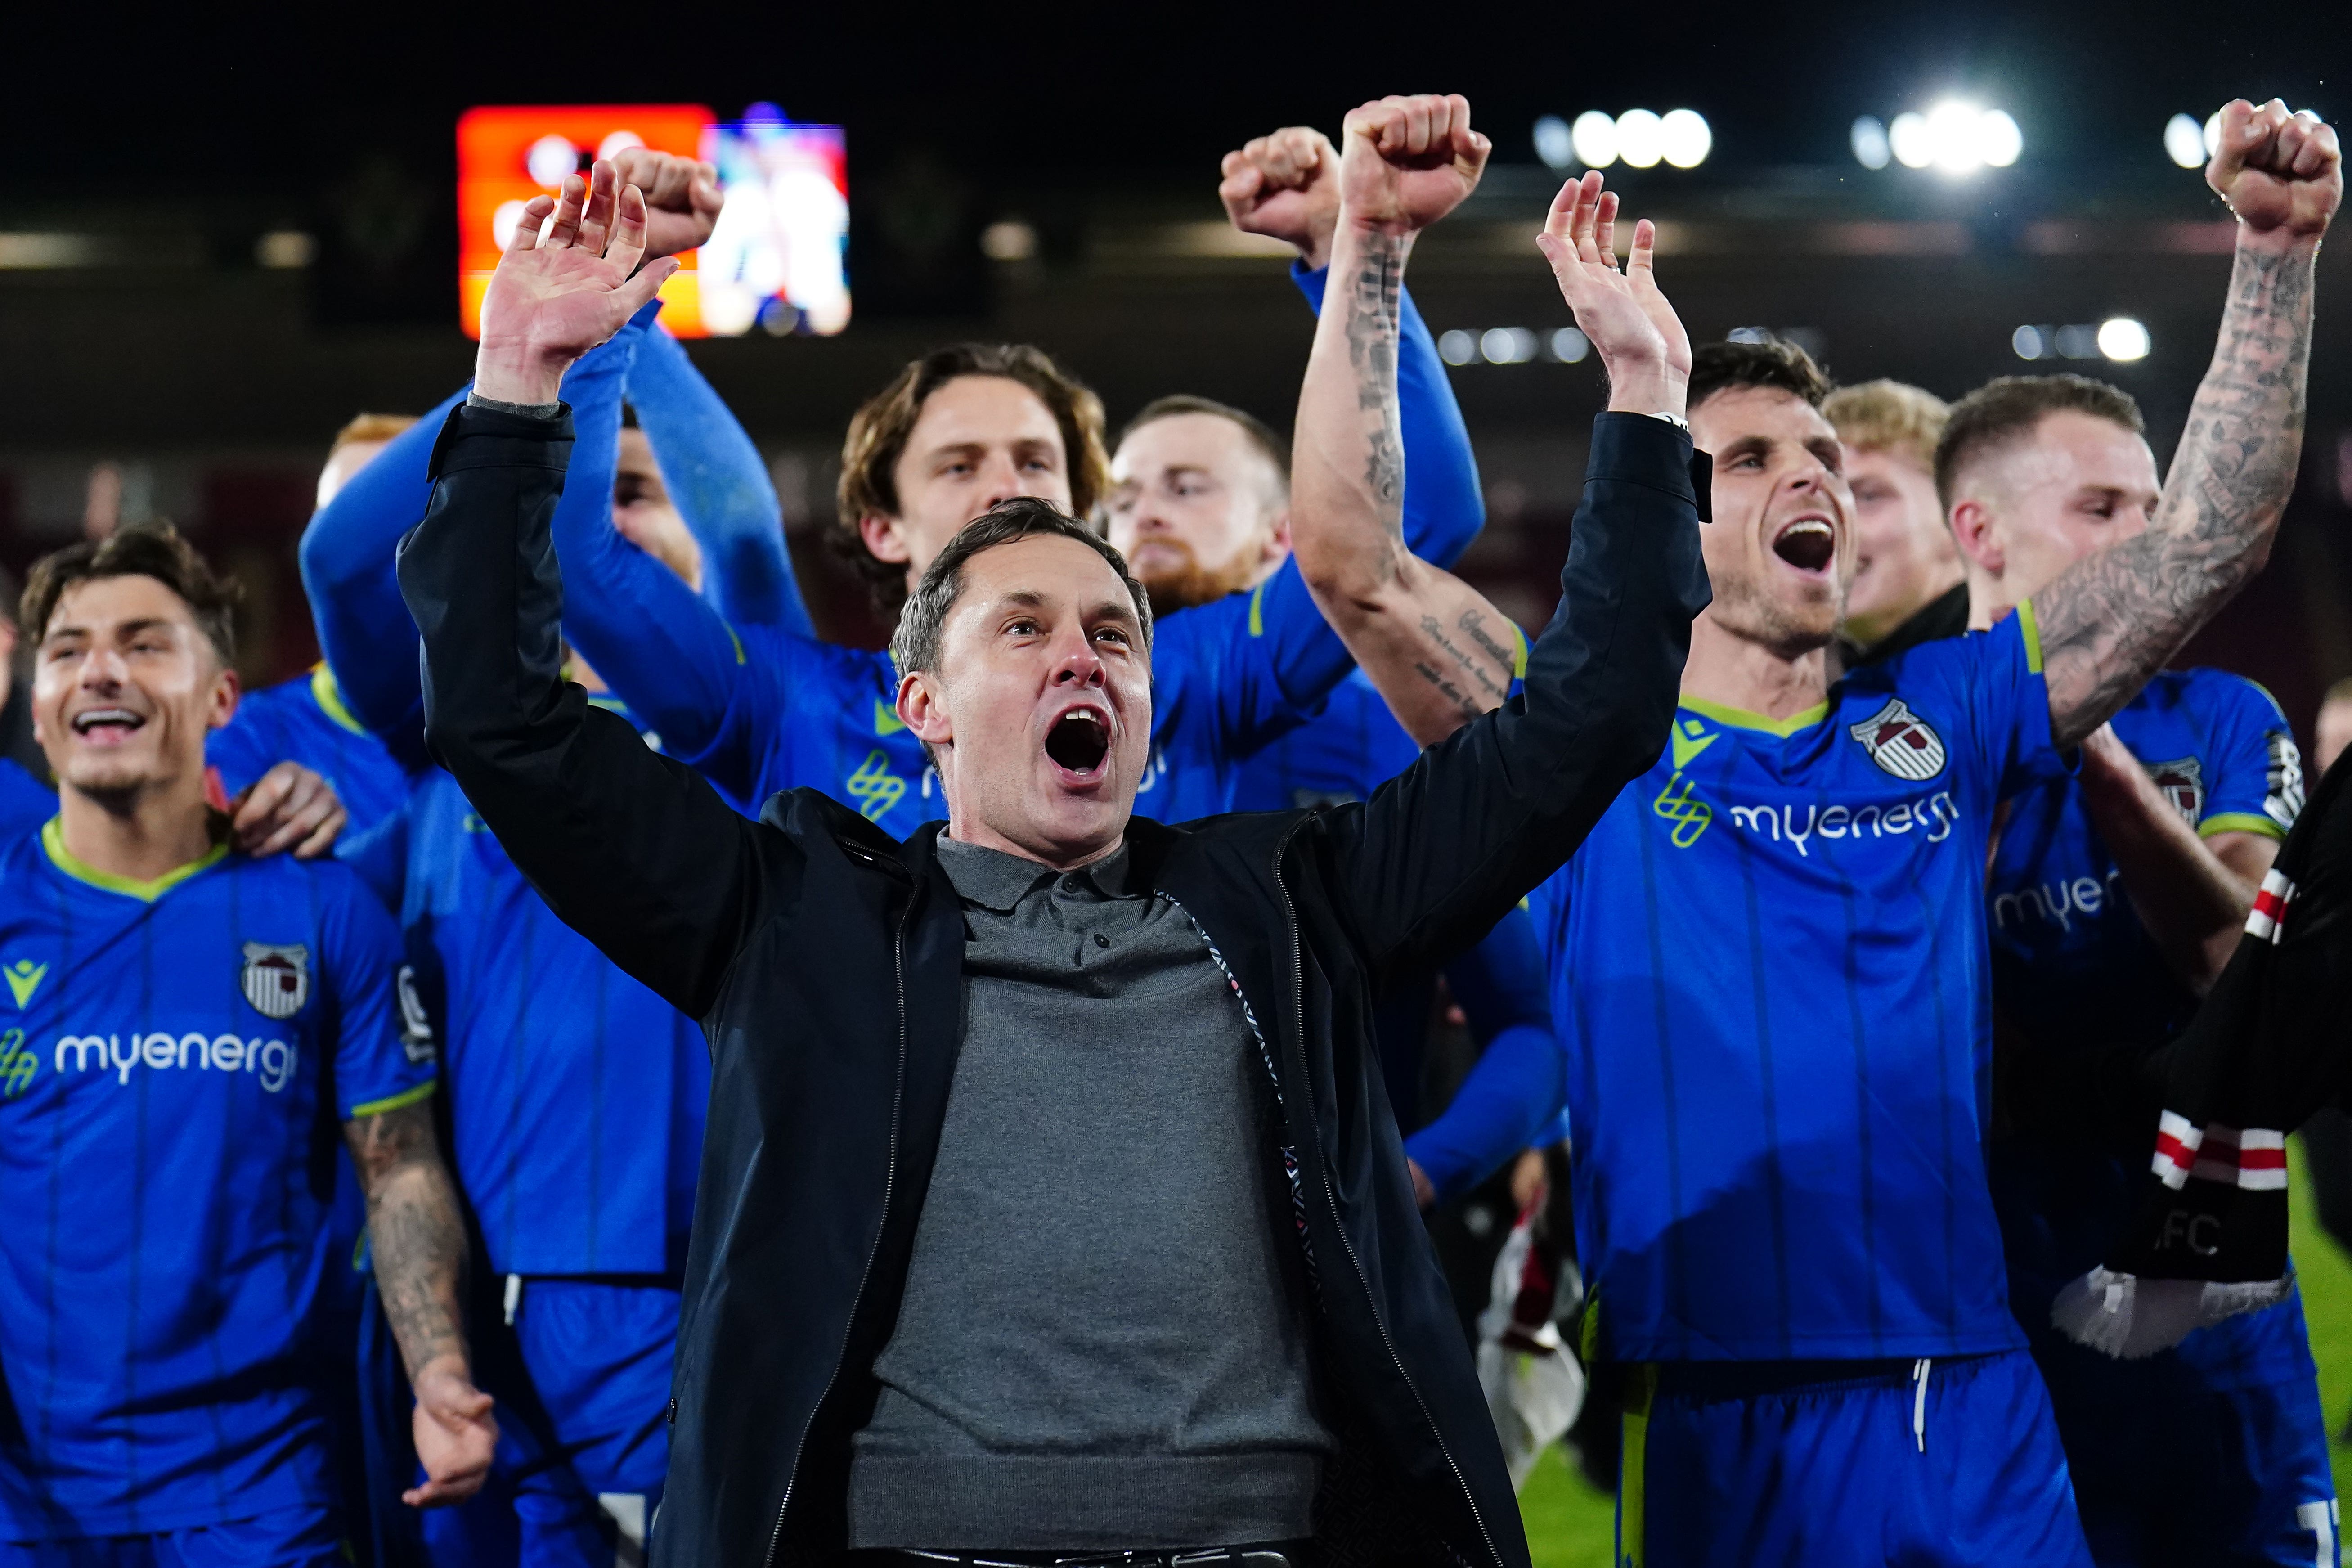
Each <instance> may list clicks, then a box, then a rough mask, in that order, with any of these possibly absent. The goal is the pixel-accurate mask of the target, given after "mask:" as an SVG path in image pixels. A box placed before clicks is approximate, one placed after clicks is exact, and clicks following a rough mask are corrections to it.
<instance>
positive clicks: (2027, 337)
mask: <svg viewBox="0 0 2352 1568" xmlns="http://www.w3.org/2000/svg"><path fill="white" fill-rule="evenodd" d="M2009 346H2010V347H2011V349H2014V350H2015V351H2016V352H2017V357H2018V358H2020V359H2040V358H2041V357H2042V355H2043V354H2045V353H2050V352H2051V350H2050V345H2049V343H2048V342H2046V341H2045V340H2044V339H2043V337H2042V329H2041V328H2040V327H2020V328H2018V329H2017V331H2013V332H2011V333H2010V334H2009Z"/></svg>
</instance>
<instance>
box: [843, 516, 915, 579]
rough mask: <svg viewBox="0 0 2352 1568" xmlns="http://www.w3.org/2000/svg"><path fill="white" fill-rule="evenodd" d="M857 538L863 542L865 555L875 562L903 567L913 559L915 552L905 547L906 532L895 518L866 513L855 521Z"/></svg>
mask: <svg viewBox="0 0 2352 1568" xmlns="http://www.w3.org/2000/svg"><path fill="white" fill-rule="evenodd" d="M857 537H858V538H859V539H860V540H861V541H863V542H864V543H865V545H866V554H868V555H871V556H872V557H874V559H875V560H877V561H887V562H889V563H891V564H893V565H895V566H904V565H905V564H906V563H908V561H910V560H912V559H913V558H914V553H915V552H913V551H912V550H911V549H909V548H908V545H907V535H906V532H905V531H903V530H902V529H900V528H899V526H898V519H897V518H895V517H884V516H883V515H882V514H881V513H879V512H867V513H866V515H865V516H864V517H861V518H859V519H858V520H857Z"/></svg>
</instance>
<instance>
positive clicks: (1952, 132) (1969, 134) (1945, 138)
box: [1927, 100, 1985, 174]
mask: <svg viewBox="0 0 2352 1568" xmlns="http://www.w3.org/2000/svg"><path fill="white" fill-rule="evenodd" d="M1982 118H1983V116H1982V115H1980V114H1979V112H1978V110H1977V107H1976V105H1974V104H1972V103H1961V102H1958V101H1957V100H1946V101H1944V102H1942V103H1939V104H1937V105H1936V107H1935V108H1933V109H1931V110H1928V111H1927V158H1928V161H1929V162H1930V163H1934V164H1935V165H1936V167H1937V168H1938V169H1941V170H1943V171H1944V173H1946V174H1974V173H1975V172H1976V171H1977V170H1979V169H1981V168H1983V167H1984V162H1985V159H1984V149H1983V148H1982V147H1981V146H1979V138H1978V135H1977V122H1978V121H1979V120H1980V119H1982Z"/></svg>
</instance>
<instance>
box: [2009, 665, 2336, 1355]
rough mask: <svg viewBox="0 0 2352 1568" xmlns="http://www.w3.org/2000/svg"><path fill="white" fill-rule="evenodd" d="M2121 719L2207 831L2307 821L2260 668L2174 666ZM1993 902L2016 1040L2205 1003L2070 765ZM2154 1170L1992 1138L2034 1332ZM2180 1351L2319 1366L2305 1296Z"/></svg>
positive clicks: (2166, 1021)
mask: <svg viewBox="0 0 2352 1568" xmlns="http://www.w3.org/2000/svg"><path fill="white" fill-rule="evenodd" d="M2113 723H2114V727H2115V732H2116V739H2118V740H2120V741H2121V742H2123V743H2124V746H2125V748H2126V750H2128V751H2129V752H2131V754H2132V755H2133V756H2134V757H2136V758H2137V759H2138V760H2139V763H2140V765H2141V766H2142V767H2144V768H2146V769H2147V772H2148V774H2149V776H2150V777H2152V778H2153V779H2154V780H2155V781H2156V784H2157V787H2158V789H2159V790H2160V791H2161V792H2162V793H2163V795H2164V796H2165V798H2166V799H2167V800H2168V801H2169V802H2170V803H2171V805H2172V806H2173V808H2174V809H2175V810H2177V811H2179V813H2180V815H2181V818H2182V820H2183V821H2185V822H2187V823H2188V824H2189V826H2192V827H2194V828H2196V830H2197V831H2198V833H2199V834H2200V836H2202V837H2212V836H2213V835H2215V834H2220V833H2254V834H2259V835H2261V836H2263V837H2268V838H2284V837H2285V836H2286V832H2287V830H2288V829H2289V828H2290V827H2292V826H2294V819H2295V816H2296V815H2297V814H2298V813H2299V812H2300V811H2301V810H2302V808H2303V793H2304V787H2303V786H2304V781H2303V758H2302V754H2301V752H2298V751H2297V750H2296V748H2295V743H2294V734H2293V731H2291V730H2290V729H2289V728H2288V725H2287V722H2286V717H2285V715H2284V714H2283V713H2281V712H2280V711H2279V708H2278V704H2277V703H2276V702H2274V701H2273V700H2271V697H2270V694H2269V693H2268V692H2266V691H2264V690H2263V689H2262V688H2260V687H2259V686H2256V685H2254V684H2253V683H2252V681H2249V680H2245V679H2241V678H2240V677H2238V676H2234V675H2230V674H2226V673H2224V672H2223V671H2221V670H2218V669H2188V670H2168V671H2165V672H2164V673H2162V674H2159V675H2158V676H2157V677H2156V678H2155V679H2151V680H2150V681H2149V682H2148V683H2147V687H2146V689H2143V690H2142V691H2141V693H2140V694H2139V696H2137V697H2136V698H2134V699H2133V700H2132V701H2131V703H2130V704H2129V705H2128V706H2127V707H2126V708H2125V709H2124V710H2123V711H2121V712H2120V713H2117V714H2116V716H2115V719H2114V721H2113ZM1988 902H1989V907H1990V916H1991V932H1992V978H1993V1003H1994V1005H1995V1007H1996V1008H1997V1009H1999V1012H2000V1018H2001V1022H2002V1025H2003V1036H2002V1038H2003V1042H2004V1044H2003V1048H2004V1049H2007V1050H2016V1051H2032V1052H2037V1053H2073V1052H2077V1051H2082V1050H2085V1049H2103V1048H2106V1047H2115V1046H2117V1045H2139V1046H2145V1047H2156V1046H2159V1045H2161V1044H2163V1042H2164V1041H2166V1040H2168V1039H2169V1038H2170V1037H2172V1036H2173V1034H2174V1033H2176V1032H2177V1031H2178V1030H2179V1028H2180V1027H2181V1026H2183V1025H2185V1024H2186V1023H2188V1021H2189V1017H2190V1016H2192V1015H2193V1014H2194V1013H2195V1012H2196V1010H2197V998H2196V996H2195V995H2194V994H2192V993H2191V992H2190V991H2189V988H2188V987H2187V986H2186V985H2184V984H2182V983H2181V982H2180V980H2179V978H2178V977H2177V976H2176V975H2175V974H2174V973H2172V971H2171V969H2170V968H2169V966H2168V965H2167V964H2166V963H2165V961H2164V957H2163V955H2162V953H2161V952H2158V949H2157V946H2156V943H2155V942H2154V941H2153V940H2152V939H2151V938H2150V937H2149V936H2148V934H2147V929H2146V928H2145V927H2143V926H2142V925H2141V924H2140V921H2139V917H2138V915H2137V913H2136V912H2135V911H2134V910H2133V909H2132V905H2131V900H2130V898H2129V896H2128V895H2127V894H2126V892H2125V891H2124V888H2123V884H2122V881H2121V874H2120V872H2118V870H2117V869H2116V863H2115V859H2114V858H2113V857H2112V856H2111V855H2109V854H2108V852H2107V848H2106V846H2105V844H2104V843H2102V842H2101V841H2100V838H2099V836H2098V833H2097V830H2096V829H2095V828H2094V827H2093V826H2091V822H2090V819H2089V817H2088V816H2087V815H2086V814H2085V813H2084V808H2083V798H2082V790H2081V787H2080V785H2079V784H2077V783H2076V781H2075V780H2074V778H2073V776H2071V775H2057V776H2053V777H2052V778H2049V779H2047V780H2045V781H2044V782H2042V783H2041V784H2037V785H2036V786H2034V787H2033V788H2031V789H2029V790H2027V791H2026V792H2024V793H2023V794H2022V795H2019V796H2018V797H2017V798H2016V799H2015V800H2014V801H2013V802H2012V803H2011V805H2010V807H2009V812H2008V816H2007V820H2006V821H2005V823H2004V824H2003V826H2002V827H2001V831H2000V843H1999V845H1998V846H1997V847H1996V848H1995V850H1994V852H1993V858H1992V870H1991V875H1990V878H1989V879H1988ZM2146 1168H2147V1158H2146V1156H2145V1154H2142V1155H2139V1156H2136V1157H2135V1158H2133V1159H2130V1160H2124V1159H2120V1158H2116V1157H2114V1156H2112V1155H2109V1154H2107V1153H2105V1152H2102V1151H2100V1150H2098V1149H2095V1148H2087V1149H2086V1148H2075V1147H2063V1148H2062V1147H2053V1146H2050V1145H2048V1144H2046V1143H2043V1142H2039V1141H2033V1142H2025V1141H2007V1140H2005V1141H2003V1142H1999V1143H1996V1144H1995V1145H1994V1146H1993V1150H1992V1193H1993V1202H1994V1205H1995V1208H1996V1211H1997V1212H1998V1213H1999V1215H2000V1224H2001V1235H2002V1239H2003V1242H2004V1243H2005V1245H2006V1247H2007V1248H2008V1259H2009V1276H2010V1296H2011V1303H2012V1305H2013V1307H2014V1308H2015V1310H2016V1312H2017V1315H2018V1318H2019V1320H2020V1321H2021V1322H2022V1323H2023V1324H2024V1325H2025V1326H2026V1329H2027V1331H2028V1333H2029V1334H2032V1335H2039V1334H2042V1333H2045V1332H2048V1331H2050V1329H2049V1323H2050V1304H2051V1301H2052V1300H2053V1298H2054V1297H2055V1296H2056V1294H2057V1292H2058V1289H2059V1288H2060V1287H2061V1286H2063V1285H2064V1284H2065V1283H2066V1281H2068V1280H2070V1279H2074V1278H2076V1277H2077V1276H2079V1275H2081V1274H2083V1273H2084V1271H2085V1270H2087V1269H2089V1268H2092V1267H2093V1266H2094V1265H2095V1264H2096V1263H2097V1262H2098V1261H2099V1260H2100V1258H2101V1257H2102V1256H2103V1255H2104V1254H2105V1251H2106V1249H2107V1247H2108V1246H2109V1244H2110V1243H2112V1242H2113V1241H2114V1239H2115V1238H2116V1236H2117V1235H2119V1234H2120V1233H2121V1232H2122V1230H2123V1229H2124V1227H2125V1226H2126V1225H2127V1224H2128V1223H2129V1221H2130V1218H2131V1215H2132V1214H2133V1212H2134V1210H2135V1208H2136V1207H2137V1196H2138V1191H2139V1188H2138V1179H2139V1174H2140V1173H2141V1172H2143V1171H2144V1170H2146ZM2174 1353H2176V1354H2177V1355H2178V1356H2179V1359H2181V1360H2182V1361H2185V1362H2186V1363H2189V1365H2190V1366H2191V1367H2193V1368H2195V1369H2197V1370H2198V1371H2199V1373H2200V1377H2201V1379H2202V1380H2203V1381H2204V1382H2205V1383H2207V1384H2209V1385H2211V1386H2231V1387H2243V1386H2249V1385H2252V1384H2268V1383H2274V1382H2277V1381H2279V1380H2281V1379H2297V1378H2308V1377H2309V1376H2310V1375H2311V1356H2310V1351H2309V1349H2308V1347H2307V1345H2306V1343H2305V1337H2304V1333H2303V1327H2302V1314H2301V1309H2300V1306H2299V1304H2298V1303H2296V1302H2294V1301H2284V1302H2281V1303H2279V1304H2278V1305H2277V1306H2274V1307H2271V1308H2268V1309H2266V1310H2263V1311H2260V1312H2251V1313H2242V1314H2240V1315H2238V1316H2235V1317H2232V1318H2230V1319H2228V1320H2227V1321H2223V1322H2221V1323H2218V1324H2215V1325H2214V1326H2212V1327H2210V1328H2207V1329H2200V1330H2199V1331H2197V1332H2196V1333H2193V1334H2191V1335H2189V1338H2188V1339H2187V1340H2186V1341H2184V1342H2182V1343H2181V1345H2180V1346H2179V1350H2178V1352H2174ZM2150 1364H2151V1366H2153V1363H2150ZM2159 1375H2161V1374H2159Z"/></svg>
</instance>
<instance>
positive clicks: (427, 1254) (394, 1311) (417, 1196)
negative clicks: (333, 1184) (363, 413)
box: [343, 1104, 499, 1508]
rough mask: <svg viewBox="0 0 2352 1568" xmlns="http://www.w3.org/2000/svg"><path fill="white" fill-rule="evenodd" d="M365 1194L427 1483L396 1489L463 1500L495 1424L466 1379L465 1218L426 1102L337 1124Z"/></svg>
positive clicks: (493, 1439)
mask: <svg viewBox="0 0 2352 1568" xmlns="http://www.w3.org/2000/svg"><path fill="white" fill-rule="evenodd" d="M343 1141H344V1142H345V1143H346V1144H347V1145H348V1146H349V1147H350V1149H351V1152H352V1163H353V1164H355V1165H357V1166H358V1167H359V1173H360V1184H361V1185H362V1188H364V1189H365V1191H366V1193H367V1206H368V1239H369V1245H370V1248H371V1250H372V1251H373V1255H374V1258H375V1280H376V1289H377V1291H378V1292H379V1293H380V1294H381V1295H382V1297H383V1314H384V1317H385V1319H386V1320H387V1321H389V1322H390V1323H391V1325H392V1331H393V1337H394V1339H396V1340H398V1341H399V1342H400V1355H401V1359H402V1360H403V1361H404V1362H405V1363H407V1364H408V1381H409V1385H410V1386H411V1387H412V1388H413V1389H415V1393H416V1414H415V1420H414V1429H415V1437H416V1457H417V1458H418V1459H419V1460H420V1461H421V1462H422V1463H423V1464H424V1466H425V1484H424V1485H423V1486H421V1487H417V1488H415V1489H411V1490H409V1491H407V1492H404V1493H403V1494H402V1498H401V1500H402V1501H404V1502H407V1503H410V1504H412V1505H414V1506H415V1507H418V1508H433V1507H437V1506H440V1505H443V1504H446V1503H456V1502H463V1501H464V1500H466V1499H467V1498H469V1497H471V1496H473V1494H474V1493H475V1492H476V1491H478V1490H479V1489H480V1488H481V1485H482V1481H483V1479H485V1478H486V1477H487V1476H488V1474H489V1468H490V1453H491V1450H492V1448H493V1447H495V1446H496V1445H497V1443H498V1436H499V1425H498V1421H497V1420H496V1418H495V1417H493V1416H492V1415H490V1396H489V1395H488V1394H484V1393H482V1392H481V1391H480V1390H478V1389H477V1388H476V1387H475V1386H474V1375H473V1363H472V1360H471V1358H470V1357H469V1356H468V1354H467V1349H466V1328H465V1318H464V1310H463V1308H462V1306H461V1305H460V1303H461V1301H462V1299H463V1281H464V1276H465V1270H466V1226H465V1221H464V1220H463V1219H462V1218H461V1217H460V1215H459V1214H458V1211H457V1189H456V1188H455V1187H454V1186H452V1185H451V1184H450V1181H449V1172H448V1169H447V1168H446V1166H444V1165H443V1164H442V1163H441V1151H440V1148H439V1146H438V1142H437V1141H436V1139H435V1137H434V1135H433V1110H432V1107H431V1105H430V1104H419V1105H404V1106H402V1107H400V1108H398V1109H397V1110H387V1111H383V1112H382V1113H380V1114H378V1115H374V1116H363V1117H361V1118H360V1119H358V1120H357V1121H346V1122H345V1123H343Z"/></svg>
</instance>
